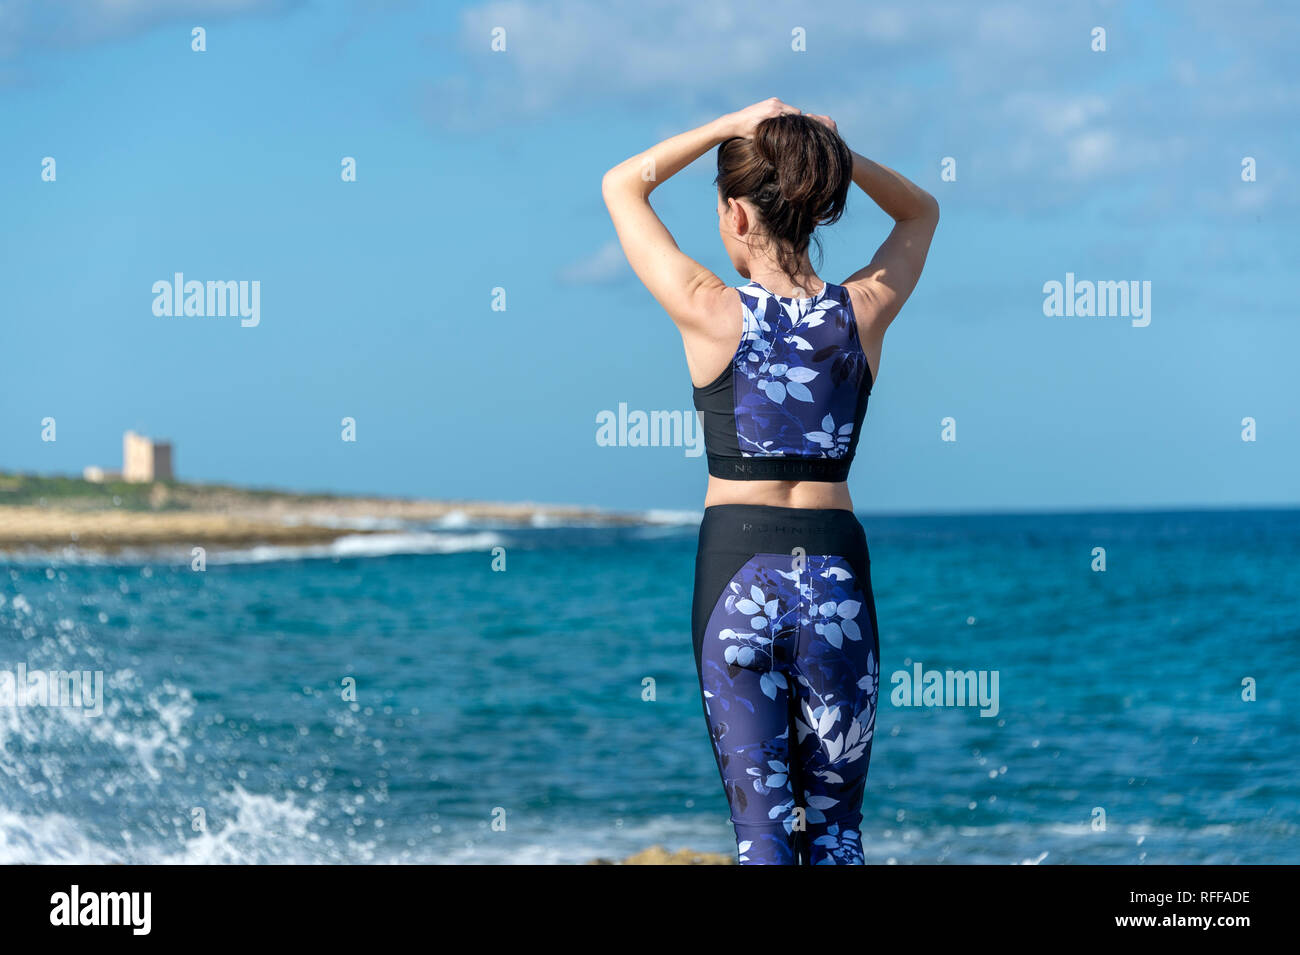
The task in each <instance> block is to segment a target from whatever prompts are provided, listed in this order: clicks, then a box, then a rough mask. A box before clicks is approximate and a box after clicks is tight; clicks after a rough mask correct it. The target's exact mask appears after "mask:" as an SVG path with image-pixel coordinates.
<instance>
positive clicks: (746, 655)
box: [727, 647, 754, 667]
mask: <svg viewBox="0 0 1300 955" xmlns="http://www.w3.org/2000/svg"><path fill="white" fill-rule="evenodd" d="M727 649H728V650H730V649H731V647H727ZM736 662H737V663H739V664H740V665H741V666H743V667H747V666H749V665H750V664H751V663H753V662H754V648H753V647H741V648H740V651H739V652H738V653H737V654H736Z"/></svg>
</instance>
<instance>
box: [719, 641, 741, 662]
mask: <svg viewBox="0 0 1300 955" xmlns="http://www.w3.org/2000/svg"><path fill="white" fill-rule="evenodd" d="M739 650H740V648H739V647H737V646H736V645H734V644H732V645H731V646H729V647H727V649H725V650H723V651H722V659H724V660H726V661H727V662H728V663H735V662H736V653H737V652H738V651H739Z"/></svg>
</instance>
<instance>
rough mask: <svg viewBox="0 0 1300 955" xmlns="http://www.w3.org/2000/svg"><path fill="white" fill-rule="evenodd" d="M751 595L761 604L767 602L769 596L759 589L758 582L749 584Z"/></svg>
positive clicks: (755, 601)
mask: <svg viewBox="0 0 1300 955" xmlns="http://www.w3.org/2000/svg"><path fill="white" fill-rule="evenodd" d="M749 595H750V596H751V597H753V598H754V603H758V604H761V603H764V602H766V600H767V597H766V596H764V594H763V591H761V590H759V589H758V585H757V584H750V585H749Z"/></svg>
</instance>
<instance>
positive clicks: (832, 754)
mask: <svg viewBox="0 0 1300 955" xmlns="http://www.w3.org/2000/svg"><path fill="white" fill-rule="evenodd" d="M825 743H826V758H827V759H828V760H830V761H831V762H832V763H833V762H835V760H837V759H839V758H840V752H841V750H843V749H844V734H843V733H841V734H840V735H839V736H837V737H835V738H834V739H828V740H826V741H825Z"/></svg>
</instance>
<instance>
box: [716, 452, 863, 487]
mask: <svg viewBox="0 0 1300 955" xmlns="http://www.w3.org/2000/svg"><path fill="white" fill-rule="evenodd" d="M852 463H853V459H852V458H795V457H762V458H744V457H740V458H738V457H732V456H728V455H721V454H710V455H709V473H710V474H711V475H713V476H714V477H716V478H725V479H727V480H728V481H847V480H848V477H849V465H850V464H852Z"/></svg>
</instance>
